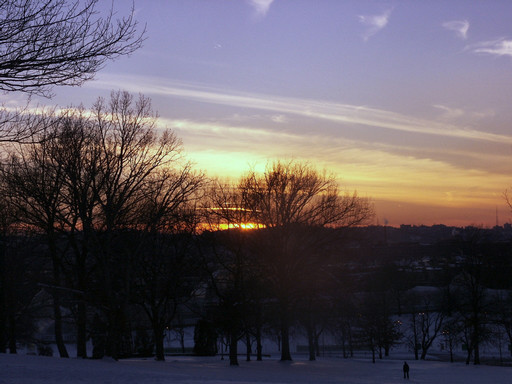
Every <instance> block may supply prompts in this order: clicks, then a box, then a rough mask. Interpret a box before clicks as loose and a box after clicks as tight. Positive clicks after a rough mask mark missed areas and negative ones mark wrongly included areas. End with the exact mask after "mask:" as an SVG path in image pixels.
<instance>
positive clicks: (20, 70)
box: [0, 0, 144, 96]
mask: <svg viewBox="0 0 512 384" xmlns="http://www.w3.org/2000/svg"><path fill="white" fill-rule="evenodd" d="M98 14H99V12H98V0H86V1H85V2H82V1H78V0H73V1H67V0H43V1H41V0H3V1H2V2H1V3H0V90H2V91H6V92H12V91H16V92H25V93H29V94H39V95H44V96H50V95H51V88H52V87H53V86H55V85H80V84H82V83H83V82H84V81H87V80H90V79H92V78H93V77H94V74H95V73H96V72H97V71H98V70H100V69H101V68H102V67H103V65H104V64H105V62H106V61H107V60H111V59H115V58H117V57H119V56H122V55H127V54H130V53H132V52H134V51H135V50H136V49H138V48H139V47H140V46H141V43H142V41H143V38H144V30H143V31H142V32H138V31H137V21H136V20H135V19H134V10H133V9H132V11H131V12H130V13H129V14H128V15H127V16H126V17H123V18H121V19H115V18H114V15H115V12H114V9H113V8H111V9H110V11H109V12H108V13H107V14H106V15H105V16H103V17H100V16H98Z"/></svg>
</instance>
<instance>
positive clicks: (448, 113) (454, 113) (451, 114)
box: [433, 104, 464, 120]
mask: <svg viewBox="0 0 512 384" xmlns="http://www.w3.org/2000/svg"><path fill="white" fill-rule="evenodd" d="M433 107H434V108H436V109H439V110H441V111H443V115H442V118H443V119H447V120H452V119H456V118H459V117H461V116H463V115H464V110H462V109H460V108H451V107H447V106H446V105H440V104H435V105H433Z"/></svg>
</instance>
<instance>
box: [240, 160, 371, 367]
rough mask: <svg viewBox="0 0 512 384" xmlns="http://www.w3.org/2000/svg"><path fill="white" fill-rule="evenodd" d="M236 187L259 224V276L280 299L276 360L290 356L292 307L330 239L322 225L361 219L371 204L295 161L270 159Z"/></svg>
mask: <svg viewBox="0 0 512 384" xmlns="http://www.w3.org/2000/svg"><path fill="white" fill-rule="evenodd" d="M239 188H240V190H241V191H242V194H243V196H244V200H245V201H244V209H246V210H248V211H250V212H251V214H252V216H253V217H254V218H255V221H256V222H257V223H260V224H261V225H263V226H264V229H262V230H261V231H258V232H259V233H260V234H261V237H260V238H259V239H258V241H257V242H256V244H257V245H258V248H259V249H258V252H259V254H260V260H261V261H262V262H261V268H262V269H263V271H264V272H263V275H264V276H266V277H267V278H268V284H269V285H270V286H271V287H272V289H273V293H274V294H275V295H276V298H277V300H278V302H279V310H280V323H281V341H282V349H281V360H291V353H290V345H289V329H290V326H291V322H292V318H291V313H292V309H293V306H294V305H295V303H296V300H297V299H298V298H299V297H298V296H300V290H301V288H302V286H301V284H302V282H303V280H304V281H306V280H307V279H305V276H307V275H308V274H309V273H310V271H311V266H312V263H313V264H315V263H316V261H315V257H314V256H315V255H318V254H319V252H321V249H322V248H323V247H324V246H325V245H326V241H329V240H328V237H324V234H325V233H326V232H325V231H324V229H326V228H328V229H335V228H341V227H348V226H354V225H359V224H363V223H365V222H366V221H367V220H368V219H369V218H370V217H372V215H373V207H372V204H371V203H370V201H369V200H368V199H365V198H360V197H358V196H357V194H356V193H354V194H352V195H350V194H342V193H340V191H339V188H338V184H337V182H336V180H335V178H334V177H332V176H328V175H326V174H325V173H320V172H318V171H316V170H315V169H314V168H313V167H311V166H310V165H308V164H304V163H299V162H294V161H290V162H281V161H276V162H274V163H272V164H269V165H268V166H267V168H266V170H265V172H264V174H263V175H260V174H257V173H256V172H250V173H249V174H248V175H246V176H245V177H243V179H242V180H241V182H240V187H239Z"/></svg>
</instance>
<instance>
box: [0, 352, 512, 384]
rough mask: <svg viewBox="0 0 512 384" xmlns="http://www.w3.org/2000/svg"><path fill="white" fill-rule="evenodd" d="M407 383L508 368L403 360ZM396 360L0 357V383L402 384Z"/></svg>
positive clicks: (486, 377) (476, 378) (510, 376)
mask: <svg viewBox="0 0 512 384" xmlns="http://www.w3.org/2000/svg"><path fill="white" fill-rule="evenodd" d="M408 363H409V365H410V367H411V372H410V375H411V376H410V377H411V378H410V380H409V382H411V383H423V384H429V383H432V384H443V383H449V384H458V383H460V384H477V383H478V384H481V383H492V384H501V383H503V384H505V383H512V368H510V367H496V366H485V365H481V366H474V365H469V366H466V365H465V364H461V363H454V364H450V363H447V362H432V361H419V362H418V361H408ZM402 364H403V361H402V360H382V361H377V363H376V364H372V363H371V361H370V360H367V359H348V360H344V359H341V358H320V359H319V360H318V361H315V362H309V361H307V360H305V359H304V358H301V357H299V358H297V359H296V360H295V361H293V362H289V363H281V362H279V361H278V360H276V359H266V360H265V361H263V362H258V361H251V362H245V361H242V359H241V361H240V366H239V367H230V366H229V365H228V361H227V360H223V361H222V360H220V358H219V357H212V358H204V357H181V356H180V357H169V358H168V360H167V361H166V362H157V361H154V360H152V359H147V360H143V359H133V360H121V361H118V362H115V361H112V360H101V361H95V360H78V359H60V358H57V357H39V356H28V355H9V354H0V383H1V384H57V383H59V384H62V383H65V384H78V383H81V384H83V383H90V384H118V383H119V384H131V383H133V384H150V383H151V384H164V383H165V384H171V383H172V384H199V383H206V384H225V383H246V384H253V383H276V384H277V383H299V384H300V383H315V384H323V383H341V384H363V383H367V384H373V383H379V384H391V383H400V382H404V379H403V377H402Z"/></svg>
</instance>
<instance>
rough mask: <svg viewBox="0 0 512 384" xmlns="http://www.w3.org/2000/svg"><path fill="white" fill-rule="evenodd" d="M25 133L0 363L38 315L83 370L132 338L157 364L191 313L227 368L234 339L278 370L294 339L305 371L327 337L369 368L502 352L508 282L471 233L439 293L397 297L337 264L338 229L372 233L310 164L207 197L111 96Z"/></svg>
mask: <svg viewBox="0 0 512 384" xmlns="http://www.w3.org/2000/svg"><path fill="white" fill-rule="evenodd" d="M31 129H32V131H33V134H32V135H31V140H30V142H25V143H24V144H19V143H18V144H15V143H10V144H8V145H6V146H5V151H6V154H8V156H6V157H5V158H4V159H3V160H4V161H3V162H2V166H1V167H0V194H1V196H2V199H1V201H2V205H1V207H0V208H1V209H2V215H1V217H2V222H1V230H2V232H1V239H0V240H1V246H2V247H1V249H0V251H1V252H0V266H1V268H0V270H1V272H2V273H1V274H0V288H1V292H2V295H0V348H1V351H6V349H7V348H9V349H10V351H11V352H15V351H16V341H17V340H27V338H29V336H30V335H29V333H30V332H29V333H27V334H25V331H27V330H29V327H28V324H29V323H31V322H33V321H32V320H33V319H34V317H36V316H38V317H39V320H40V319H41V317H43V318H46V319H50V320H51V321H52V322H53V323H54V324H55V327H54V331H55V343H56V344H57V346H58V348H59V353H60V355H61V356H67V351H66V346H65V340H64V337H65V335H66V334H69V333H71V334H73V335H76V343H77V353H78V356H80V357H86V356H87V351H86V341H87V339H88V338H89V337H91V338H92V339H93V343H94V345H95V349H94V351H93V355H94V356H95V357H101V356H103V355H104V354H107V355H109V356H113V357H115V358H118V357H121V356H124V355H128V354H131V353H133V352H134V350H133V347H132V346H133V342H132V335H133V334H134V332H135V331H137V330H139V331H146V330H151V331H152V337H151V338H152V340H153V344H154V349H155V352H156V355H157V358H158V359H161V360H163V359H164V349H163V345H164V334H165V333H166V332H169V331H170V330H172V329H173V327H179V326H181V325H183V320H182V319H183V316H184V313H185V312H192V313H193V317H194V318H196V319H197V318H202V319H203V320H204V321H203V322H202V324H203V325H204V324H207V325H208V326H207V327H206V329H209V328H210V329H211V328H213V329H214V330H215V332H214V333H215V335H216V337H217V336H219V335H220V336H222V338H224V339H225V340H227V341H228V344H229V353H230V363H231V364H233V365H236V364H238V349H237V348H238V342H239V340H245V341H246V344H247V346H250V345H251V343H252V340H256V345H257V353H258V356H259V357H260V358H261V351H262V349H261V340H262V337H263V335H264V334H267V335H268V334H272V333H276V334H277V335H278V338H279V343H280V346H281V359H282V360H290V359H291V358H292V356H291V351H290V332H291V331H294V330H298V329H302V330H304V332H305V334H306V336H307V339H308V348H309V354H310V358H311V359H314V358H315V356H316V355H317V353H318V350H319V338H320V335H321V334H322V333H323V332H325V331H327V330H328V331H329V332H330V333H331V334H332V335H335V336H336V338H337V339H338V340H339V341H340V344H341V346H342V349H343V350H344V354H345V355H346V356H350V355H351V354H352V353H353V351H354V349H355V348H361V347H364V348H369V349H370V350H371V351H372V354H373V356H374V358H375V355H376V354H379V355H380V356H382V354H387V353H389V351H390V349H391V347H392V346H393V345H394V344H395V343H397V342H398V341H399V340H406V341H407V342H408V343H409V345H410V347H411V350H414V352H415V354H416V357H417V358H425V356H426V354H427V352H428V350H429V348H430V347H431V346H432V345H433V343H434V341H435V340H439V337H441V336H442V337H443V338H444V339H445V342H444V343H445V344H446V346H447V348H449V349H450V351H453V348H454V346H455V345H457V344H464V345H465V346H466V349H467V351H468V355H467V361H468V362H469V360H470V359H471V357H473V359H474V362H475V363H477V364H478V363H479V361H480V357H479V349H480V346H481V345H483V343H485V342H487V341H489V340H490V336H491V335H493V334H494V335H495V334H497V333H496V332H497V331H499V332H501V334H502V336H503V335H508V337H509V338H510V336H511V335H512V332H510V329H511V328H510V324H511V317H510V311H509V310H507V308H510V305H509V302H508V301H507V300H510V288H511V287H510V285H509V284H508V285H507V281H508V280H507V279H499V283H498V279H497V278H496V277H497V276H498V274H497V272H499V274H500V275H503V276H505V275H506V271H510V253H509V250H508V248H507V249H505V251H503V249H501V248H500V250H499V252H496V251H493V246H492V244H489V243H488V242H486V241H485V239H483V238H481V237H479V236H478V233H475V235H474V236H472V237H471V236H470V237H469V238H467V239H461V240H459V241H457V242H455V243H454V244H453V246H452V247H451V248H448V249H447V250H445V251H443V252H445V253H446V256H447V257H448V256H450V257H451V256H453V255H458V256H459V257H460V258H461V259H462V260H463V262H462V263H461V262H455V264H454V265H455V267H453V268H449V269H447V270H446V271H445V272H447V273H448V277H446V278H445V280H444V282H443V283H442V284H440V286H441V287H442V289H439V290H438V292H437V293H436V294H435V295H431V294H428V295H427V294H425V293H421V294H419V295H417V296H416V297H411V296H410V295H409V297H408V298H407V297H404V292H406V291H408V290H410V289H411V288H413V287H414V285H415V283H414V281H413V280H411V278H410V276H412V275H413V273H412V272H410V271H407V268H406V266H404V265H402V266H401V267H400V268H398V267H397V265H396V264H393V263H391V264H388V265H385V266H384V267H382V268H369V269H367V270H360V269H358V268H355V269H354V260H350V262H349V260H347V259H346V258H345V257H344V255H343V252H344V251H343V249H346V248H344V244H345V243H344V241H345V240H350V241H353V240H354V239H352V238H350V237H351V236H352V235H353V232H351V231H348V230H347V228H349V227H353V226H359V225H362V224H364V223H365V222H366V221H367V220H368V219H370V218H371V217H372V214H373V211H372V206H371V203H370V201H368V199H364V198H360V197H358V196H357V195H356V194H346V193H341V192H340V191H339V190H338V186H337V183H336V180H335V179H334V178H333V177H332V176H330V175H327V174H325V173H320V172H318V171H316V170H315V169H313V168H312V167H311V166H309V165H307V164H304V163H299V162H293V161H292V162H282V161H277V162H274V163H271V164H269V165H268V166H267V169H266V170H265V172H263V173H262V174H258V173H257V172H254V171H250V172H248V173H247V174H245V175H244V176H243V177H241V178H240V180H238V181H236V182H221V181H219V180H208V179H207V178H206V177H205V175H204V174H201V173H199V172H194V171H193V169H192V167H191V165H190V163H187V162H186V161H185V160H184V159H183V158H182V156H181V143H180V140H179V139H178V138H177V137H176V136H175V135H174V134H173V133H172V132H170V131H158V130H157V129H156V119H155V116H154V114H153V112H152V111H151V106H150V102H149V100H148V99H146V98H144V97H142V96H140V97H139V98H138V99H134V98H133V97H132V96H131V95H130V94H128V93H125V92H113V93H112V95H111V98H110V100H108V101H106V100H103V99H99V100H98V101H97V103H96V104H95V105H94V107H93V108H92V109H91V110H84V109H82V108H70V109H68V110H66V111H65V112H64V113H62V114H60V115H48V116H45V117H44V118H40V119H38V120H37V124H36V125H35V126H33V127H31ZM377 262H378V260H377ZM457 263H458V264H457ZM491 289H494V290H495V291H491ZM498 299H499V300H498ZM48 306H49V307H50V308H51V313H48V312H47V308H48ZM397 316H398V317H397ZM64 320H66V321H64ZM70 321H71V323H73V324H74V326H75V330H74V331H71V332H70V331H69V330H68V331H65V330H64V329H63V328H64V326H65V325H66V324H68V323H69V322H70ZM400 322H402V323H403V324H409V325H407V326H406V325H400ZM203 328H204V327H203ZM491 331H492V332H491ZM208 334H209V333H208V332H206V333H205V335H206V336H204V337H203V336H201V337H199V336H198V338H199V339H201V338H203V340H202V341H203V342H204V340H205V339H208V338H209V337H210V336H208ZM213 339H215V338H213ZM500 340H501V339H500ZM198 341H199V342H201V340H198ZM510 341H511V342H512V339H510ZM206 344H208V343H206ZM150 350H153V348H152V347H151V348H150ZM210 350H211V348H210ZM213 350H214V348H213ZM420 352H421V357H419V353H420Z"/></svg>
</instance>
